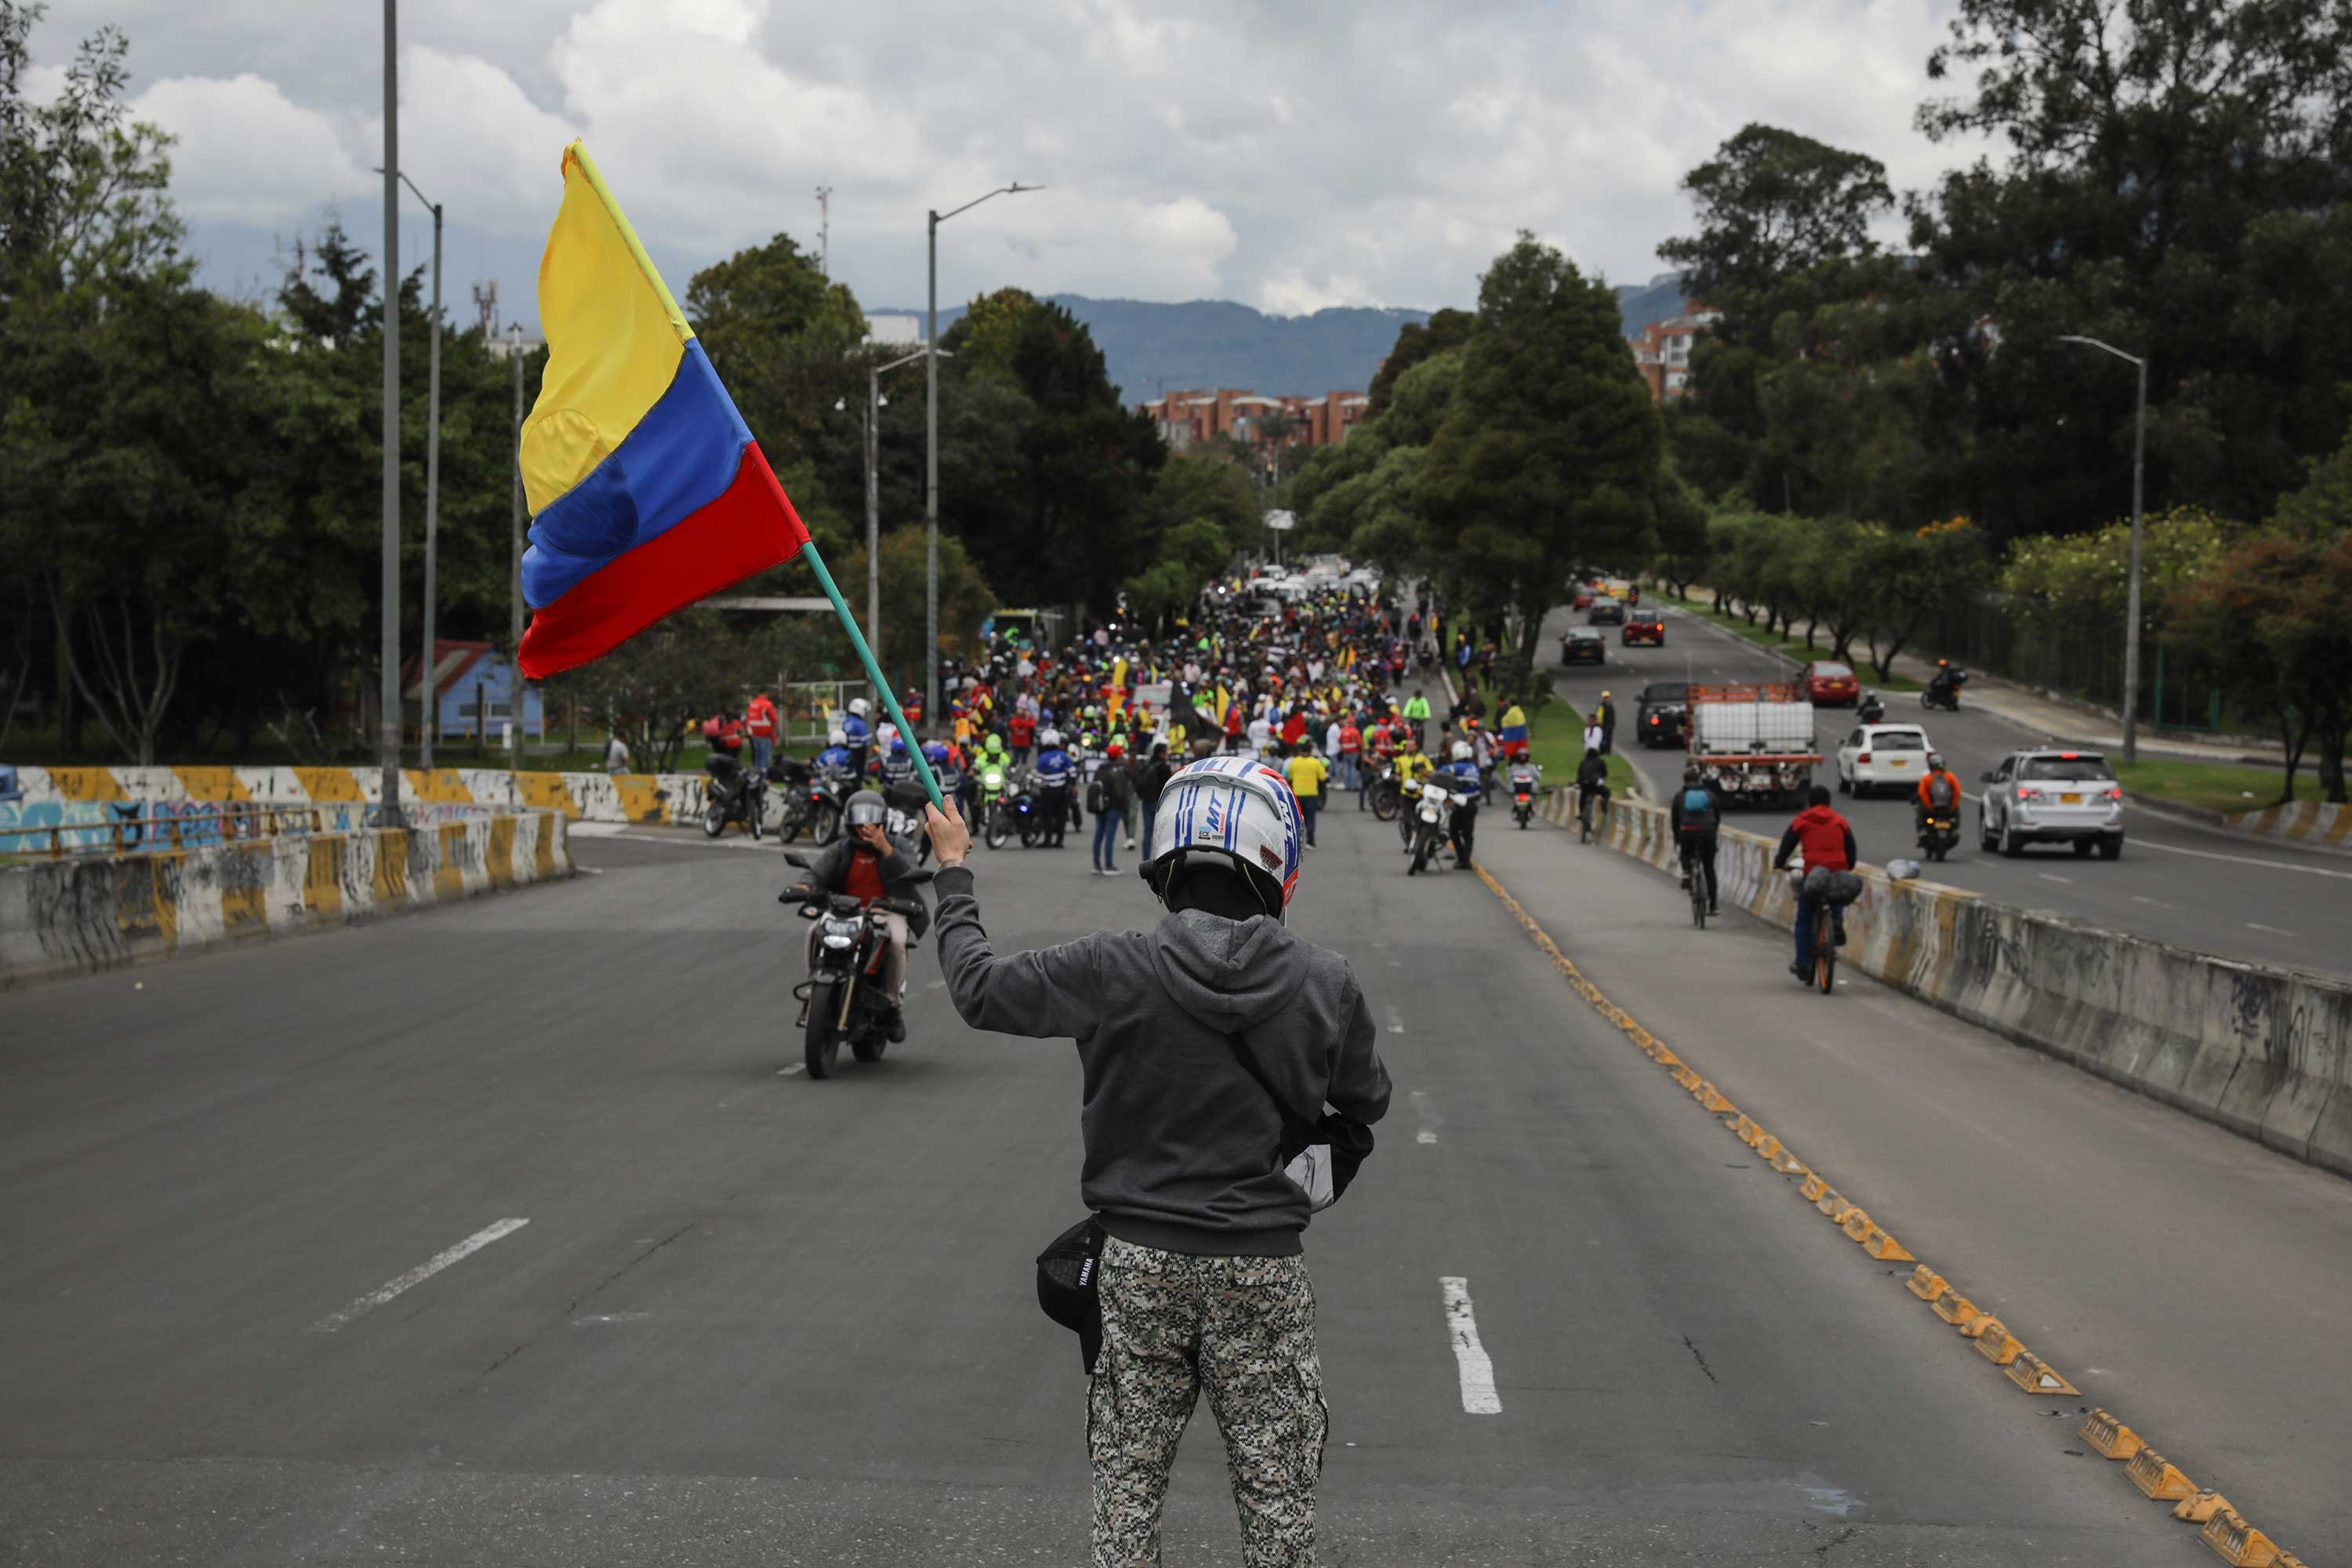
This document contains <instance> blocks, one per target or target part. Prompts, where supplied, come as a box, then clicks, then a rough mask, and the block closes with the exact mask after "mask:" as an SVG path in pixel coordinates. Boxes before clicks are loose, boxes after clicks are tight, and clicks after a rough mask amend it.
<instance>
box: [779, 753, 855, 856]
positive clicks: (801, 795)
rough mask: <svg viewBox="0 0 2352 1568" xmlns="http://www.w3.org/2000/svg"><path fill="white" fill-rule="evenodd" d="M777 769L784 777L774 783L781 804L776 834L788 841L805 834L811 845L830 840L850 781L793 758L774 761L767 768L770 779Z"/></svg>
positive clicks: (838, 827) (838, 828) (835, 832)
mask: <svg viewBox="0 0 2352 1568" xmlns="http://www.w3.org/2000/svg"><path fill="white" fill-rule="evenodd" d="M780 770H782V771H783V772H784V773H785V774H786V776H785V778H784V781H783V782H782V783H781V784H778V785H777V786H776V787H777V789H778V790H779V791H780V793H781V794H782V798H783V803H784V805H783V810H782V814H781V815H782V820H781V821H780V822H779V824H778V825H777V827H776V837H779V838H781V839H782V840H783V841H784V842H785V843H787V844H790V843H792V842H793V840H794V839H796V838H798V837H800V836H801V835H802V834H803V833H805V834H807V835H808V837H809V842H810V843H812V844H817V845H825V844H830V843H832V842H833V841H834V839H835V837H837V836H838V835H839V834H840V832H841V807H842V803H843V802H845V801H846V800H847V799H848V798H849V795H850V791H851V784H850V781H849V780H847V779H845V778H841V777H838V776H836V775H835V774H833V773H825V772H821V771H819V770H817V769H814V768H812V767H810V766H809V765H808V764H807V763H803V762H801V761H799V760H798V759H797V758H787V759H784V760H783V761H781V762H779V763H776V765H775V766H774V767H773V768H771V769H770V770H769V777H770V778H774V777H775V776H776V774H777V773H778V772H779V771H780Z"/></svg>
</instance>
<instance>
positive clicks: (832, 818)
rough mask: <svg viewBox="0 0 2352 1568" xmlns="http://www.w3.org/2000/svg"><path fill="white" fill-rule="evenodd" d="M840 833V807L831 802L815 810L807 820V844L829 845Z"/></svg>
mask: <svg viewBox="0 0 2352 1568" xmlns="http://www.w3.org/2000/svg"><path fill="white" fill-rule="evenodd" d="M840 833H841V807H840V806H838V805H835V804H834V803H833V802H831V801H827V802H825V803H824V805H820V806H818V807H817V808H816V811H815V813H814V815H813V816H811V817H810V819H809V842H810V843H812V844H816V845H825V844H830V843H832V842H833V841H834V839H835V837H838V836H839V835H840Z"/></svg>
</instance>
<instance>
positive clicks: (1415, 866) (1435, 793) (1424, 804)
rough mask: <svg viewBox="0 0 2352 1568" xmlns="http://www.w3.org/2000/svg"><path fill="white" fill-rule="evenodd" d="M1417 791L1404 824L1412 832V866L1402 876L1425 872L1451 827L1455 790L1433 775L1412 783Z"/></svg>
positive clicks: (1444, 841)
mask: <svg viewBox="0 0 2352 1568" xmlns="http://www.w3.org/2000/svg"><path fill="white" fill-rule="evenodd" d="M1412 782H1413V783H1414V784H1416V785H1417V786H1418V787H1417V788H1416V790H1415V792H1414V794H1413V796H1412V809H1411V810H1410V811H1409V812H1408V813H1407V814H1406V816H1405V821H1406V824H1407V826H1409V827H1410V829H1411V831H1412V838H1411V841H1410V847H1411V849H1412V865H1411V866H1409V867H1407V868H1405V875H1406V876H1408V877H1410V876H1414V875H1417V874H1418V873H1420V872H1422V871H1424V870H1426V869H1428V868H1429V862H1430V861H1431V860H1432V859H1433V858H1435V857H1436V855H1437V853H1438V852H1439V851H1440V850H1442V849H1444V847H1445V843H1446V839H1447V838H1448V837H1449V836H1450V835H1451V834H1452V832H1453V828H1454V791H1453V790H1452V788H1450V787H1449V786H1448V785H1447V784H1446V783H1445V782H1444V780H1443V779H1441V778H1439V777H1438V776H1437V775H1436V774H1434V773H1432V774H1431V775H1430V776H1429V777H1428V778H1426V779H1420V780H1414V781H1412Z"/></svg>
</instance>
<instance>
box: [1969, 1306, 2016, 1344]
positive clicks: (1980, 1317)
mask: <svg viewBox="0 0 2352 1568" xmlns="http://www.w3.org/2000/svg"><path fill="white" fill-rule="evenodd" d="M1996 1332H1998V1333H2002V1334H2006V1333H2008V1332H2009V1326H2008V1325H2007V1324H2005V1323H2003V1322H2002V1321H2000V1319H1999V1318H1996V1317H1994V1316H1993V1315H1992V1314H1991V1313H1990V1312H1979V1313H1978V1314H1977V1315H1976V1316H1975V1317H1973V1318H1970V1319H1969V1321H1967V1322H1965V1323H1962V1324H1961V1325H1960V1338H1962V1339H1964V1340H1974V1339H1981V1338H1983V1337H1984V1336H1985V1335H1986V1334H1988V1333H1996Z"/></svg>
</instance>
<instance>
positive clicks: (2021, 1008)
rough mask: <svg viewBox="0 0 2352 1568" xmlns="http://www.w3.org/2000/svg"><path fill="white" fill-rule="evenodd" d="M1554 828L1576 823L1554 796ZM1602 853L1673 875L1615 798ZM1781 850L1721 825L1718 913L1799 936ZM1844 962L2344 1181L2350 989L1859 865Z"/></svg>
mask: <svg viewBox="0 0 2352 1568" xmlns="http://www.w3.org/2000/svg"><path fill="white" fill-rule="evenodd" d="M1545 806H1546V808H1547V809H1546V811H1545V816H1547V818H1548V819H1549V820H1551V821H1553V822H1556V823H1562V824H1563V825H1566V826H1573V825H1574V823H1575V820H1576V818H1575V814H1574V810H1573V807H1572V805H1570V804H1569V803H1567V799H1566V796H1565V795H1554V796H1551V797H1549V798H1548V799H1547V801H1546V802H1545ZM1595 839H1596V842H1598V843H1599V844H1600V845H1601V846H1603V847H1607V848H1609V849H1612V850H1615V851H1617V852H1618V853H1620V854H1624V855H1630V856H1632V857H1633V858H1635V859H1638V860H1641V861H1643V862H1644V863H1645V864H1648V865H1650V866H1654V867H1656V868H1659V869H1661V870H1671V869H1673V868H1675V847H1674V845H1673V843H1672V841H1671V838H1670V836H1669V834H1668V831H1667V818H1666V812H1665V810H1664V808H1663V807H1661V806H1656V805H1650V804H1648V803H1646V802H1642V801H1617V802H1614V803H1612V805H1611V806H1610V808H1609V819H1608V823H1607V826H1606V827H1605V828H1604V829H1603V830H1602V831H1601V832H1600V833H1598V834H1596V835H1595ZM1776 847H1777V841H1775V840H1772V839H1768V838H1764V837H1759V836H1758V835H1756V834H1752V833H1747V832H1743V831H1740V830H1739V829H1737V828H1726V829H1724V830H1723V832H1722V833H1721V835H1720V836H1719V838H1718V841H1717V855H1716V869H1717V879H1718V881H1719V883H1720V890H1721V901H1722V902H1723V903H1724V904H1726V905H1733V904H1736V905H1738V907H1739V908H1741V909H1744V910H1747V911H1748V913H1750V914H1752V915H1755V916H1756V917H1758V918H1759V919H1760V920H1764V921H1770V922H1771V923H1773V924H1775V925H1779V926H1782V927H1789V928H1793V927H1794V925H1795V923H1796V897H1795V893H1794V891H1793V890H1792V889H1791V888H1790V883H1789V879H1788V878H1787V877H1786V876H1785V875H1782V874H1780V873H1776V872H1774V871H1773V870H1772V868H1771V865H1772V854H1773V851H1774V849H1775V848H1776ZM1862 875H1863V880H1864V891H1863V895H1862V898H1861V899H1860V900H1858V901H1856V902H1855V903H1854V904H1853V906H1852V907H1850V908H1849V909H1848V910H1846V931H1847V935H1848V938H1849V942H1848V945H1847V947H1846V949H1845V950H1844V952H1843V954H1842V955H1841V956H1842V960H1843V963H1845V964H1846V965H1848V966H1851V967H1853V968H1855V969H1858V970H1861V971H1862V972H1863V973H1867V974H1870V975H1873V976H1875V977H1876V978H1878V979H1880V980H1883V981H1885V983H1886V984H1890V985H1894V986H1897V987H1899V988H1900V989H1902V990H1905V991H1907V992H1909V993H1910V994H1913V995H1914V996H1916V997H1918V998H1920V999H1921V1000H1923V1001H1926V1002H1927V1003H1930V1004H1931V1005H1935V1006H1937V1007H1940V1008H1942V1009H1943V1010H1945V1011H1946V1012H1948V1013H1950V1014H1952V1015H1954V1016H1957V1017H1960V1018H1964V1019H1966V1020H1967V1021H1969V1023H1972V1024H1977V1025H1980V1026H1984V1027H1986V1028H1990V1029H1992V1030H1994V1031H1996V1032H1998V1033H2000V1034H2001V1035H2003V1036H2005V1037H2008V1038H2010V1039H2011V1040H2014V1041H2016V1042H2018V1043H2019V1044H2021V1045H2025V1046H2030V1047H2033V1048H2034V1049H2036V1050H2040V1051H2043V1052H2046V1053H2048V1054H2049V1055H2051V1056H2054V1057H2057V1058H2061V1059H2062V1060H2064V1061H2067V1062H2071V1063H2073V1064H2074V1066H2076V1067H2079V1068H2083V1069H2084V1070H2085V1071H2087V1072H2093V1073H2096V1074H2098V1075H2099V1076H2100V1077H2101V1078H2105V1079H2110V1080H2112V1081H2114V1082H2116V1083H2119V1084H2123V1085H2126V1087H2128V1088H2131V1089H2137V1090H2139V1091H2140V1092H2141V1093H2143V1094H2147V1095H2148V1096H2150V1097H2152V1098H2154V1099H2156V1100H2162V1101H2164V1102H2165V1103H2166V1104H2168V1105H2172V1106H2176V1107H2178V1108H2179V1109H2180V1110H2186V1111H2189V1113H2191V1114H2192V1115H2196V1116H2200V1117H2203V1118H2204V1119H2205V1120H2207V1121H2213V1122H2217V1123H2219V1124H2220V1125H2221V1126H2223V1127H2226V1128H2228V1129H2230V1130H2231V1131H2233V1132H2236V1133H2239V1134H2240V1135H2241V1136H2243V1137H2247V1138H2252V1139H2255V1140H2258V1141H2259V1142H2263V1143H2265V1144H2267V1145H2269V1146H2270V1147H2272V1148H2273V1149H2276V1150H2278V1151H2279V1152H2282V1153H2286V1154H2292V1155H2294V1157H2295V1158H2297V1159H2299V1160H2306V1161H2309V1162H2310V1163H2314V1164H2316V1165H2320V1166H2323V1167H2325V1168H2326V1169H2328V1170H2331V1171H2334V1172H2336V1173H2338V1174H2341V1175H2347V1176H2352V985H2347V984H2344V983H2341V982H2336V981H2331V980H2326V979H2323V978H2319V977H2316V976H2313V975H2307V974H2302V973H2295V972H2293V971H2289V970H2283V969H2273V968H2269V967H2266V966H2263V965H2261V964H2253V963H2240V962H2237V961H2235V960H2231V959H2224V958H2217V957H2215V956H2213V955H2211V954H2210V953H2201V952H2191V951H2189V950H2188V949H2185V948H2179V947H2173V946H2170V945H2168V944H2167V943H2164V942H2152V941H2150V940H2148V939H2147V938H2145V937H2137V936H2130V935H2127V934H2126V933H2124V932H2121V931H2105V930H2101V929H2098V928H2096V927H2092V926H2086V925H2080V924H2077V923H2075V922H2074V921H2067V920H2063V919H2061V918H2059V917H2058V916H2055V915H2052V914H2046V913H2042V912H2039V911H2034V910H2017V909H2010V908H2007V907H2005V906H2002V905H2000V904H1994V903H1989V902H1987V901H1986V900H1982V899H1980V898H1979V897H1977V896H1976V895H1975V894H1973V893H1970V892H1968V891H1966V890H1965V889H1958V888H1950V887H1945V886H1943V885H1941V884H1938V883H1934V882H1926V881H1920V880H1917V879H1910V880H1905V881H1895V880H1892V879H1889V878H1888V877H1886V876H1885V873H1884V872H1882V871H1879V870H1877V869H1875V868H1870V867H1864V868H1862Z"/></svg>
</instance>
